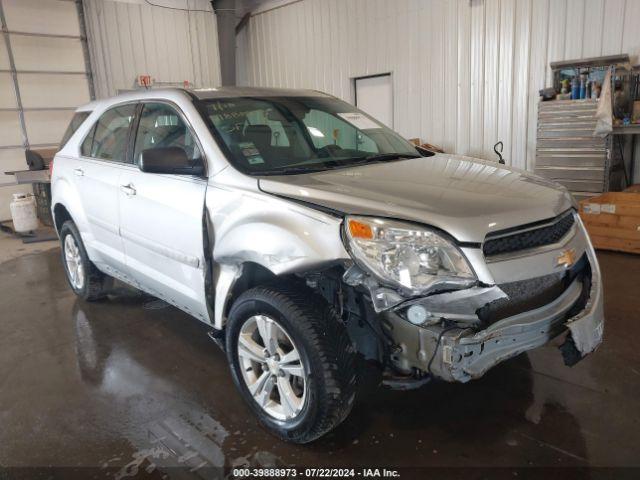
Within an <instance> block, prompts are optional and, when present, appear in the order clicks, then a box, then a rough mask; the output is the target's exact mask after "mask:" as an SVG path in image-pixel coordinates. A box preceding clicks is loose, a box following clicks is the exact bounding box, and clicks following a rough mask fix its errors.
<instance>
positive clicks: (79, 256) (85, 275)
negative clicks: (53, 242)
mask: <svg viewBox="0 0 640 480" xmlns="http://www.w3.org/2000/svg"><path fill="white" fill-rule="evenodd" d="M60 243H61V247H62V248H61V250H62V264H63V265H64V271H65V273H66V275H67V281H68V282H69V286H70V287H71V289H72V290H73V291H74V293H75V294H76V295H78V296H79V297H80V298H82V299H83V300H86V301H87V302H92V301H95V300H100V299H102V298H104V297H106V295H107V292H108V291H109V290H110V289H111V288H112V286H113V278H112V277H110V276H109V275H106V274H104V273H102V272H101V271H100V270H98V268H97V267H96V266H95V265H94V264H93V262H92V261H91V260H89V256H88V255H87V251H86V249H85V248H84V244H83V243H82V238H81V237H80V232H78V228H77V227H76V225H75V224H74V223H73V221H71V220H67V221H66V222H64V223H63V224H62V227H61V228H60Z"/></svg>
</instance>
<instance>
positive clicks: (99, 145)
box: [71, 104, 136, 275]
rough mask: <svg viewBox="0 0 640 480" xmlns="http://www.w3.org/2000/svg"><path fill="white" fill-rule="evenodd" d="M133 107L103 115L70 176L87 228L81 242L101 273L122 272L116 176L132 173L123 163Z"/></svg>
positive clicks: (132, 105)
mask: <svg viewBox="0 0 640 480" xmlns="http://www.w3.org/2000/svg"><path fill="white" fill-rule="evenodd" d="M135 108H136V106H135V104H128V105H120V106H117V107H114V108H111V109H109V110H107V111H106V112H105V113H103V114H102V115H101V116H100V118H99V119H98V121H97V122H96V124H95V125H94V126H93V128H92V129H91V131H90V132H89V134H88V135H87V137H86V138H85V139H84V141H83V142H82V146H81V157H80V159H79V160H77V161H74V162H73V163H74V165H73V175H71V177H72V178H73V179H74V181H75V182H76V186H77V188H78V191H79V192H80V198H82V203H83V208H84V211H85V214H86V216H87V222H88V228H87V231H83V232H81V233H82V240H83V242H84V244H85V246H86V247H87V250H88V251H89V257H90V258H91V259H92V260H93V261H94V262H95V263H96V264H97V265H98V266H99V267H102V269H103V270H106V271H107V272H108V273H112V272H111V271H110V269H114V270H115V271H116V272H117V273H119V274H121V275H122V274H124V272H125V256H124V251H123V244H122V239H121V238H120V233H119V231H118V227H119V223H120V218H119V217H120V211H119V202H120V193H119V192H120V176H121V174H122V172H127V171H131V170H133V167H132V166H131V165H130V164H128V163H126V158H127V143H128V140H129V129H130V126H131V123H132V122H133V118H134V115H135Z"/></svg>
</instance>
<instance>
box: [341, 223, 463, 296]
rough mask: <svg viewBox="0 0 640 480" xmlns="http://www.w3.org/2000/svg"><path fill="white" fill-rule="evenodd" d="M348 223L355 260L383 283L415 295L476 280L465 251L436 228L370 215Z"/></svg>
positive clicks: (348, 232)
mask: <svg viewBox="0 0 640 480" xmlns="http://www.w3.org/2000/svg"><path fill="white" fill-rule="evenodd" d="M345 223H346V235H347V238H348V240H349V246H350V249H351V253H352V255H353V257H354V259H355V260H356V261H357V262H358V263H360V265H361V266H362V267H365V268H367V269H368V270H369V271H370V272H371V273H373V274H374V275H375V276H376V277H378V279H379V280H380V281H382V282H385V283H388V284H391V285H394V286H397V287H400V288H401V289H402V290H404V291H405V292H407V293H409V294H411V295H420V294H424V293H427V292H428V291H430V290H433V289H435V288H442V287H444V288H463V287H467V286H470V285H471V284H473V283H474V282H475V275H474V273H473V270H472V269H471V266H470V265H469V262H467V260H466V259H465V257H464V255H463V254H462V252H461V251H460V250H459V249H458V248H457V247H456V246H455V245H454V244H453V243H452V242H450V241H449V240H448V239H446V238H444V237H443V236H442V235H440V234H438V233H437V232H436V231H434V230H431V229H429V228H426V227H419V226H416V225H412V224H409V223H404V222H399V221H395V220H384V219H378V218H370V217H354V216H350V217H347V219H346V222H345Z"/></svg>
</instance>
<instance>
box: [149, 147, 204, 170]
mask: <svg viewBox="0 0 640 480" xmlns="http://www.w3.org/2000/svg"><path fill="white" fill-rule="evenodd" d="M139 167H140V170H141V171H143V172H146V173H164V174H173V175H202V174H203V173H204V164H203V162H202V159H200V158H197V159H195V160H189V157H187V154H186V153H185V151H184V150H183V149H182V148H180V147H161V148H149V149H147V150H143V151H142V153H141V154H140V164H139Z"/></svg>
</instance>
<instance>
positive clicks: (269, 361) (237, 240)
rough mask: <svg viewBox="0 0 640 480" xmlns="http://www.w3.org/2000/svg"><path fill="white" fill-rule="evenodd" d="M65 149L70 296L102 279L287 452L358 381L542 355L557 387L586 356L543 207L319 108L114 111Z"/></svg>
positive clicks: (63, 222)
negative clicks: (140, 302) (160, 320)
mask: <svg viewBox="0 0 640 480" xmlns="http://www.w3.org/2000/svg"><path fill="white" fill-rule="evenodd" d="M66 137H68V140H67V141H66V143H65V145H64V146H63V147H62V149H61V150H60V152H59V153H58V154H57V155H56V157H55V161H54V164H53V168H52V188H53V201H52V210H53V215H54V218H55V225H56V229H57V231H58V234H59V236H60V240H61V243H62V260H63V263H64V266H65V269H66V273H67V277H68V280H69V284H70V285H71V288H72V289H73V291H74V292H75V293H76V294H77V295H79V296H80V297H81V298H83V299H84V300H87V301H91V300H97V299H100V298H103V297H105V296H106V295H108V294H109V291H110V290H109V289H110V286H111V284H112V280H113V279H114V278H115V279H118V280H120V281H122V282H125V283H127V284H129V285H132V286H134V287H136V288H138V289H140V290H143V291H144V292H147V293H149V294H151V295H154V296H156V297H158V298H161V299H163V300H164V301H166V302H168V303H170V304H172V305H175V306H176V307H178V308H179V309H181V310H184V311H185V312H188V313H189V314H191V315H192V316H194V317H195V318H197V319H198V320H200V321H202V322H204V323H205V324H207V325H209V326H210V327H212V328H211V334H210V335H211V336H212V337H213V338H214V339H215V340H216V341H217V342H218V343H219V344H220V345H221V346H223V348H224V349H225V351H226V355H227V358H228V361H229V364H230V366H231V374H232V377H233V380H234V382H235V383H236V385H237V387H238V389H239V391H240V393H241V395H242V396H243V397H244V399H245V400H246V401H247V402H248V405H249V406H250V408H251V409H252V410H253V411H254V412H255V414H256V415H257V416H258V417H259V419H260V420H261V421H262V422H263V424H265V425H266V426H267V427H268V429H269V430H270V431H272V432H273V433H275V434H276V435H278V436H279V437H281V438H283V439H286V440H288V441H292V442H298V443H303V442H309V441H311V440H314V439H316V438H318V437H320V436H321V435H323V434H324V433H326V432H327V431H329V430H331V429H332V428H334V427H336V426H337V425H338V424H339V423H340V422H341V421H342V420H343V419H344V418H345V417H346V416H347V415H348V414H349V412H350V410H351V408H352V406H353V403H354V400H355V398H356V396H357V395H356V393H357V391H358V392H359V391H361V389H360V385H361V384H363V383H365V382H363V381H362V379H363V378H365V377H367V378H369V377H370V375H369V374H370V372H371V370H372V368H371V367H374V368H373V371H374V372H378V373H377V374H376V376H375V378H376V379H377V380H378V382H377V383H383V384H386V385H388V386H391V387H395V388H401V389H407V388H415V387H418V386H420V385H422V384H424V383H426V382H427V381H429V380H430V379H434V378H436V379H442V380H445V381H449V382H467V381H469V380H471V379H474V378H478V377H480V376H482V375H483V374H484V373H485V372H486V371H487V370H488V369H490V368H491V367H493V366H495V365H496V364H498V363H500V362H502V361H504V360H506V359H508V358H511V357H513V356H515V355H518V354H519V353H521V352H524V351H527V350H530V349H533V348H536V347H539V346H541V345H544V344H546V343H548V342H550V341H551V340H554V343H557V344H558V345H560V348H561V351H562V354H563V356H564V359H565V363H567V364H569V365H571V364H573V363H575V362H577V361H578V360H580V359H581V358H582V357H584V356H585V355H586V354H588V353H590V352H591V351H593V350H594V349H595V348H596V347H597V346H598V345H599V344H600V342H601V341H602V331H603V322H604V317H603V302H602V286H601V280H600V272H599V268H598V262H597V260H596V256H595V254H594V251H593V248H592V246H591V243H590V241H589V238H588V236H587V234H586V232H585V229H584V226H583V224H582V222H581V221H580V218H579V216H578V215H577V213H576V205H575V203H574V202H573V200H572V198H571V196H570V195H569V194H568V193H567V191H566V190H565V189H564V188H562V187H560V186H559V185H557V184H554V183H550V182H548V181H546V180H543V179H541V178H539V177H536V176H534V175H531V174H528V173H526V172H523V171H520V170H516V169H513V168H508V167H504V166H501V165H499V164H496V163H493V162H490V161H483V160H475V159H470V158H464V157H460V156H453V155H445V154H433V153H431V152H428V151H424V150H420V149H416V147H414V146H413V145H411V144H410V143H409V142H407V141H406V140H404V139H403V138H401V137H400V136H399V135H398V134H396V133H394V132H393V131H391V130H390V129H388V128H386V127H385V126H383V125H382V124H381V123H379V122H378V121H376V120H375V119H373V118H371V117H370V116H368V115H367V114H365V113H363V112H361V111H358V110H357V109H355V108H354V107H352V106H351V105H349V104H347V103H345V102H343V101H341V100H338V99H336V98H334V97H332V96H330V95H326V94H323V93H319V92H315V91H306V90H275V89H248V88H246V89H245V88H220V89H209V90H201V91H187V90H180V89H172V90H150V91H144V92H136V93H131V94H126V95H122V96H118V97H115V98H111V99H108V100H101V101H97V102H93V103H91V104H88V105H86V106H84V107H81V108H79V109H78V111H77V112H76V117H74V120H73V122H72V124H71V126H70V130H69V132H68V134H67V135H66ZM365 372H367V374H366V375H365Z"/></svg>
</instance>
